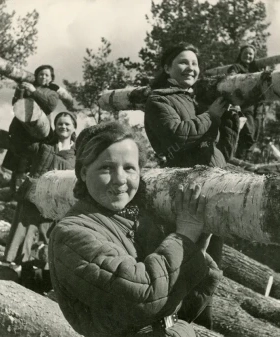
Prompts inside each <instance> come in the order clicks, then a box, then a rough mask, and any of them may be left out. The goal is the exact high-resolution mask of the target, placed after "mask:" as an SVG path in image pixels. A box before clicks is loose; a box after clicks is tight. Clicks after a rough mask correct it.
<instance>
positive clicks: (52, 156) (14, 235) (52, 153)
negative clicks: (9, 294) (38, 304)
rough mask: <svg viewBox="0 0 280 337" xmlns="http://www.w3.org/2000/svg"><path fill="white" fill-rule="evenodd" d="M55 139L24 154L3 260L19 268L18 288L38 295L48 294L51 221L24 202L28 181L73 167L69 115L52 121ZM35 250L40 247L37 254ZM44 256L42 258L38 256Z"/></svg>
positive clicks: (73, 122) (72, 125)
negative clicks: (26, 166) (26, 165)
mask: <svg viewBox="0 0 280 337" xmlns="http://www.w3.org/2000/svg"><path fill="white" fill-rule="evenodd" d="M54 125H55V136H54V138H53V139H52V141H51V142H49V143H47V144H46V143H44V142H41V143H34V144H32V145H30V146H29V147H28V148H27V149H26V148H24V151H25V152H24V155H25V156H26V157H29V158H32V165H31V170H30V175H29V176H28V177H27V178H26V180H25V181H24V183H23V184H22V185H21V187H20V188H19V190H18V193H17V194H18V197H17V199H18V201H19V202H18V205H17V209H16V213H15V216H14V219H13V223H12V227H11V230H10V234H9V238H8V242H7V245H6V249H5V260H6V261H8V262H13V263H15V264H17V265H21V266H22V273H21V283H22V285H24V286H26V287H28V288H30V289H33V290H35V291H38V292H43V291H48V290H50V288H51V283H50V280H49V277H48V274H49V272H48V264H47V254H46V252H47V245H48V240H49V239H48V236H47V233H48V231H49V229H50V227H51V225H52V220H50V219H45V218H43V217H42V216H41V214H40V212H39V211H38V209H37V208H36V206H35V205H34V204H32V203H31V202H29V201H28V200H26V194H27V193H28V190H29V186H30V181H33V180H34V179H37V178H39V177H40V176H41V175H42V174H44V173H46V172H48V171H52V170H70V169H73V168H74V165H75V143H74V141H75V129H76V127H77V122H76V117H75V115H73V114H72V113H70V112H60V113H59V114H57V116H56V117H55V120H54ZM38 248H41V251H39V249H38ZM38 254H39V255H40V254H41V255H40V256H41V257H42V256H44V258H43V259H41V258H40V256H39V255H38ZM34 267H36V268H39V269H40V270H38V273H39V274H40V273H43V274H44V276H46V277H44V278H43V279H42V278H40V277H39V279H40V280H42V281H43V282H44V283H43V284H42V282H35V279H34V278H35V277H38V276H41V275H35V274H34V273H32V271H33V270H34Z"/></svg>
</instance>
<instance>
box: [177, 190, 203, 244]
mask: <svg viewBox="0 0 280 337" xmlns="http://www.w3.org/2000/svg"><path fill="white" fill-rule="evenodd" d="M205 206H206V198H205V196H203V195H201V186H200V185H198V184H190V185H189V186H185V187H184V186H183V185H179V187H178V191H177V194H176V198H175V210H176V233H179V234H182V235H185V236H187V237H188V238H189V239H190V240H192V241H193V242H194V243H196V242H197V241H198V239H199V237H200V236H201V234H202V232H203V229H204V222H205V221H204V219H205V218H204V213H205Z"/></svg>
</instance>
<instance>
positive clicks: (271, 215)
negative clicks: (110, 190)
mask: <svg viewBox="0 0 280 337" xmlns="http://www.w3.org/2000/svg"><path fill="white" fill-rule="evenodd" d="M75 180H76V178H75V174H74V171H52V172H48V173H46V174H45V175H43V176H42V177H40V178H39V179H38V181H37V184H36V185H34V186H33V188H31V190H30V193H29V196H28V198H29V200H30V201H31V202H33V203H34V204H35V205H36V206H37V207H38V209H39V211H40V212H41V213H42V215H43V216H44V217H46V218H51V219H60V218H62V217H63V216H64V215H65V213H66V212H67V210H68V209H69V208H70V206H71V205H72V204H73V203H74V202H75V199H74V197H73V192H72V190H73V187H74V184H75ZM143 181H144V185H145V188H143V195H142V194H141V202H142V203H143V205H144V207H145V208H146V211H147V212H148V214H155V215H157V216H158V217H160V218H162V219H163V220H164V221H165V222H169V223H173V224H174V222H175V213H174V209H173V206H172V204H173V199H174V196H175V193H176V190H177V186H178V185H179V184H183V185H187V184H189V183H190V182H196V183H198V184H201V186H202V193H203V194H204V195H205V196H206V198H207V207H206V214H205V215H206V218H205V221H206V223H205V230H206V231H209V232H212V233H214V234H216V235H218V236H224V237H228V236H232V235H234V236H238V237H242V238H244V239H249V240H251V241H252V240H254V241H258V242H266V243H269V242H275V243H279V242H280V225H279V214H280V204H279V199H280V178H277V177H270V176H268V177H266V176H259V175H254V174H245V173H244V174H242V173H234V172H229V171H225V170H222V169H219V168H209V167H204V166H196V167H195V168H190V169H174V168H170V169H151V170H147V171H146V172H144V174H143ZM174 229H175V227H174Z"/></svg>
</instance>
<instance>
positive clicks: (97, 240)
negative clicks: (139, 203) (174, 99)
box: [49, 122, 221, 337]
mask: <svg viewBox="0 0 280 337" xmlns="http://www.w3.org/2000/svg"><path fill="white" fill-rule="evenodd" d="M76 146H77V157H76V166H75V172H76V176H77V182H76V186H75V189H74V195H75V196H76V197H77V198H78V199H79V201H78V202H77V203H76V204H75V205H74V206H73V207H72V209H71V210H70V211H69V212H68V213H67V214H66V216H65V217H64V218H63V219H62V220H61V221H60V222H59V223H58V224H57V225H56V226H55V227H54V229H53V231H52V233H51V236H50V243H49V258H50V260H49V263H50V271H51V279H52V282H53V286H54V290H55V293H56V296H57V299H58V303H59V305H60V308H61V310H62V312H63V314H64V315H65V317H66V319H67V320H68V322H69V323H70V324H71V325H72V327H73V328H74V329H75V330H76V331H77V332H78V333H80V334H81V335H83V336H85V337H94V336H96V337H109V336H110V337H132V336H135V337H136V336H139V337H140V336H147V337H148V336H151V337H155V336H157V337H161V336H162V337H163V336H171V337H172V336H174V337H175V336H176V337H179V336H182V337H183V336H184V337H186V336H188V337H194V336H195V333H194V331H193V328H192V327H191V325H189V324H188V323H187V322H184V321H180V320H179V321H178V320H177V316H176V313H177V310H178V308H179V307H180V305H181V302H182V300H183V298H185V297H188V296H190V295H191V294H192V293H193V292H195V291H197V292H199V291H204V292H205V293H206V294H208V295H209V294H212V293H213V291H214V290H215V288H216V286H217V283H218V280H219V278H220V277H221V272H220V271H219V270H218V268H217V266H216V264H215V263H214V262H213V260H212V259H211V258H210V257H209V256H208V255H207V254H206V253H205V248H206V246H207V243H208V238H205V237H203V238H202V239H201V233H202V231H203V226H204V220H203V218H204V216H203V215H202V214H203V213H204V201H205V199H204V197H203V196H200V191H199V188H198V187H193V188H194V189H195V190H193V189H192V188H186V189H185V190H184V189H183V188H182V187H180V188H179V190H178V193H177V198H176V213H177V223H176V227H177V230H176V232H175V233H172V234H170V235H168V236H167V237H166V238H165V239H163V241H162V242H161V243H160V244H159V245H158V246H157V248H156V249H155V251H154V252H153V253H152V254H150V255H148V256H144V257H142V258H140V256H141V254H140V252H141V246H140V245H139V241H138V240H137V233H138V225H137V221H135V217H136V213H135V206H133V205H132V203H131V202H132V201H133V199H134V197H135V195H136V193H137V190H138V187H139V182H140V169H141V167H143V165H144V161H145V150H144V146H143V145H141V143H139V141H137V140H136V136H135V133H134V132H132V130H130V129H129V128H127V127H124V126H122V125H120V124H119V123H116V122H111V123H104V124H100V125H97V126H92V127H90V128H87V129H84V130H83V131H82V132H81V133H80V135H79V137H78V139H77V142H76ZM183 199H184V201H183ZM197 202H198V203H199V205H200V206H199V207H198V209H197V208H196V206H192V205H193V204H196V205H197ZM133 218H134V220H133ZM131 219H132V220H131ZM144 225H145V224H144ZM149 239H150V240H152V239H153V238H149ZM199 239H201V240H202V241H201V242H203V244H202V246H199V245H198V240H199ZM201 247H203V248H201ZM202 285H204V288H202ZM202 289H203V290H202ZM207 297H208V296H206V297H205V303H202V302H199V304H200V306H197V308H196V309H197V310H198V311H199V310H202V309H203V307H204V306H205V305H206V303H207ZM193 304H196V303H193ZM197 314H198V312H193V315H194V316H195V315H197ZM190 320H191V318H189V321H190Z"/></svg>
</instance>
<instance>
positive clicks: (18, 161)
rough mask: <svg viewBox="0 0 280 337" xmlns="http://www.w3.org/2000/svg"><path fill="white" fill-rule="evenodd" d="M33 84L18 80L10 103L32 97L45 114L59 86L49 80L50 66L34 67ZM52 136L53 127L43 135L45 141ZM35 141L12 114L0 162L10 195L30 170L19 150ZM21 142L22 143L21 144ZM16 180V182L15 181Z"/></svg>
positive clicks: (51, 108)
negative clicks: (6, 174)
mask: <svg viewBox="0 0 280 337" xmlns="http://www.w3.org/2000/svg"><path fill="white" fill-rule="evenodd" d="M34 75H35V83H33V84H31V83H28V82H22V83H20V84H19V85H18V87H17V88H16V91H15V94H14V97H13V100H12V104H13V105H14V104H16V102H17V101H18V100H19V99H21V98H32V99H33V100H34V101H35V102H36V103H37V104H38V106H39V107H40V108H41V109H42V111H43V112H44V113H45V114H46V115H49V114H50V113H51V112H52V111H54V109H55V108H56V106H57V104H58V100H59V97H58V94H57V90H58V89H59V87H58V86H57V85H56V84H55V83H53V81H54V78H55V75H54V69H53V67H52V66H50V65H42V66H40V67H38V68H37V69H36V70H35V73H34ZM52 136H53V130H51V131H50V133H49V135H48V136H47V137H46V138H45V141H47V140H50V139H51V138H52ZM36 142H38V139H37V138H35V137H34V136H32V135H30V134H29V133H28V131H27V130H26V129H25V128H24V126H23V125H22V123H21V122H20V121H19V120H18V119H17V118H16V117H14V118H13V120H12V122H11V124H10V127H9V144H10V145H9V148H8V151H7V153H6V155H5V158H4V160H3V163H2V167H4V169H8V170H11V171H12V172H13V174H12V180H11V192H12V194H14V193H15V192H16V190H17V187H18V185H19V184H18V183H19V182H20V181H21V178H22V177H23V176H24V174H25V173H27V172H28V171H29V169H30V162H28V161H27V159H26V157H25V156H23V157H22V151H23V152H24V151H25V148H27V147H28V146H30V145H31V144H33V143H36ZM23 145H25V146H23ZM17 180H18V182H17Z"/></svg>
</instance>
